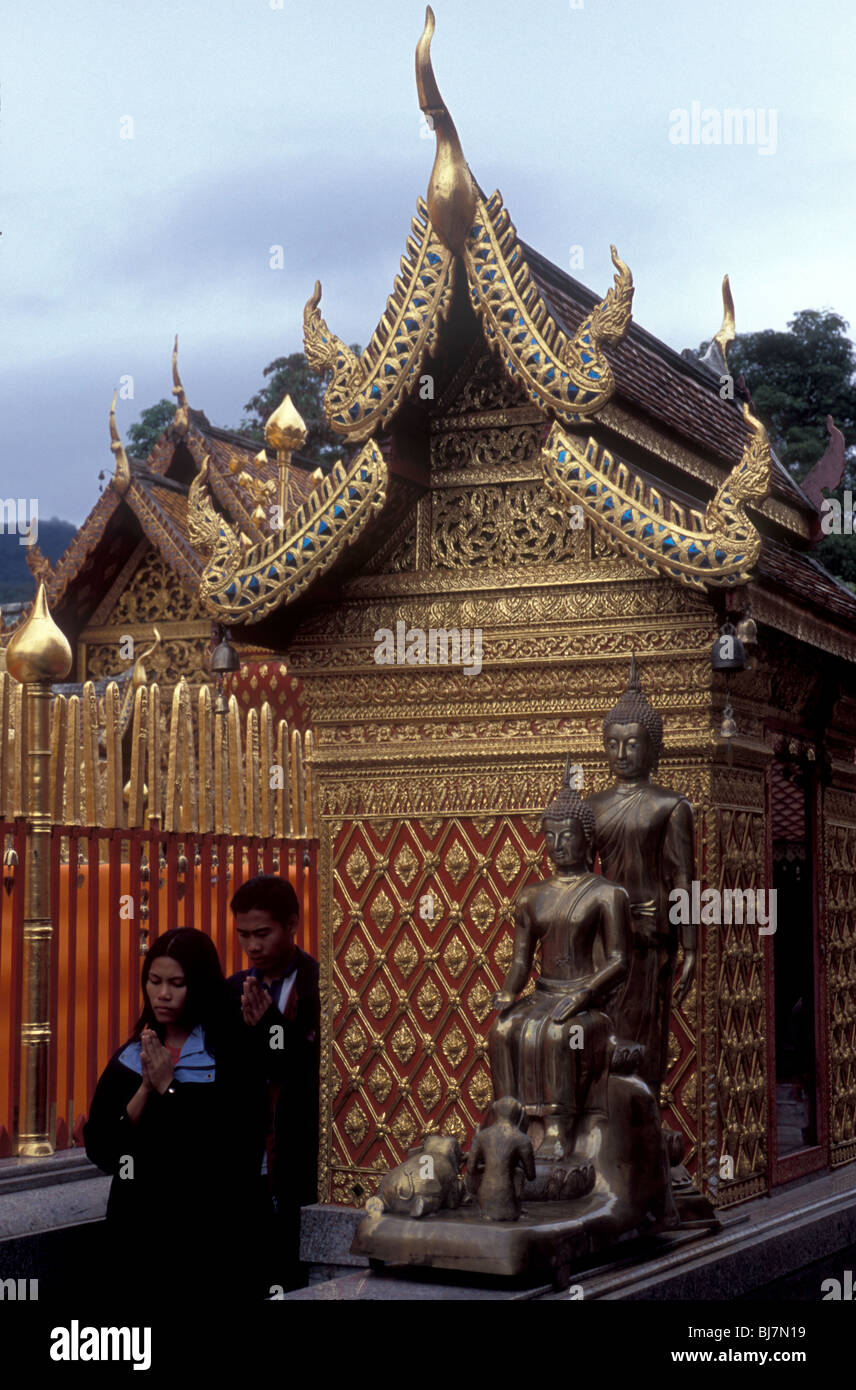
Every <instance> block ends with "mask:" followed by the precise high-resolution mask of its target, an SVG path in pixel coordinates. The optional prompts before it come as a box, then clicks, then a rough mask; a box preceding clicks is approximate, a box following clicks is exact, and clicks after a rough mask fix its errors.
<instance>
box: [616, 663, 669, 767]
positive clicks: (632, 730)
mask: <svg viewBox="0 0 856 1390" xmlns="http://www.w3.org/2000/svg"><path fill="white" fill-rule="evenodd" d="M603 746H604V748H605V749H606V760H607V762H608V763H609V770H610V772H611V773H612V775H613V777H617V778H618V780H619V781H621V782H638V781H644V780H645V778H647V777H648V775H649V773H651V772H654V771H656V769H657V764H658V763H659V761H660V754H661V752H662V749H663V721H662V719H661V718H660V716H659V714H658V713H657V711H656V710H655V709H653V708H652V706H651V705H649V704H648V701H647V700H646V699H645V696H644V695H643V694H642V685H641V682H640V680H639V674H638V672H637V670H636V658H635V657H634V658H633V660H632V661H631V664H630V675H629V676H628V679H627V688H626V689H625V691H624V694H623V695H622V696H621V699H620V700H619V701H618V704H617V705H615V706H614V708H613V709H611V710H610V711H609V714H608V715H607V716H606V718H605V719H604V721H603Z"/></svg>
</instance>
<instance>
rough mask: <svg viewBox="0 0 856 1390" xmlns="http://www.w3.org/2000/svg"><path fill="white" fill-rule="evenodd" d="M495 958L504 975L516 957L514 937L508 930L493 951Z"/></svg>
mask: <svg viewBox="0 0 856 1390" xmlns="http://www.w3.org/2000/svg"><path fill="white" fill-rule="evenodd" d="M493 958H494V960H495V961H496V963H497V965H498V966H499V968H500V970H501V971H502V973H503V975H506V974H507V973H508V969H509V966H510V965H511V962H512V960H513V959H514V937H513V936H512V935H511V932H506V933H505V935H504V936H503V938H502V940H501V941H500V943H499V945H498V946H497V948H496V950H495V951H494V953H493Z"/></svg>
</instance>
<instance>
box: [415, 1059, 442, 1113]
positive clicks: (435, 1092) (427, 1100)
mask: <svg viewBox="0 0 856 1390" xmlns="http://www.w3.org/2000/svg"><path fill="white" fill-rule="evenodd" d="M416 1092H417V1095H418V1096H419V1099H420V1100H421V1102H422V1104H423V1105H424V1107H425V1109H426V1110H427V1111H429V1112H430V1111H431V1110H433V1109H434V1106H435V1105H436V1104H437V1102H438V1101H439V1099H440V1097H441V1095H442V1094H443V1087H442V1085H441V1084H440V1078H439V1076H438V1075H437V1073H436V1072H435V1070H434V1068H433V1067H429V1069H428V1071H426V1073H425V1075H424V1076H423V1077H422V1080H421V1081H420V1082H419V1085H418V1086H417V1088H416Z"/></svg>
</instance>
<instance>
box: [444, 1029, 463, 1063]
mask: <svg viewBox="0 0 856 1390" xmlns="http://www.w3.org/2000/svg"><path fill="white" fill-rule="evenodd" d="M442 1048H443V1051H444V1052H445V1054H446V1056H447V1057H448V1059H449V1063H450V1065H451V1066H453V1067H459V1066H460V1065H461V1062H462V1061H463V1060H464V1057H465V1056H466V1055H467V1040H466V1038H465V1037H464V1035H463V1033H462V1032H461V1030H460V1028H459V1027H458V1025H457V1024H455V1026H454V1027H453V1028H451V1029H450V1030H449V1032H448V1033H447V1034H446V1036H445V1038H444V1039H443V1042H442Z"/></svg>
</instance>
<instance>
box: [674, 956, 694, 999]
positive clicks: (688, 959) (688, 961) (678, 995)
mask: <svg viewBox="0 0 856 1390" xmlns="http://www.w3.org/2000/svg"><path fill="white" fill-rule="evenodd" d="M695 972H696V953H695V951H688V950H687V949H686V948H684V965H683V969H682V970H681V978H680V979H679V981H678V985H677V988H676V990H675V1003H676V1004H683V1002H684V1000H685V999H686V997H687V995H688V994H689V992H690V990H691V989H692V987H693V980H694V979H695Z"/></svg>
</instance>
